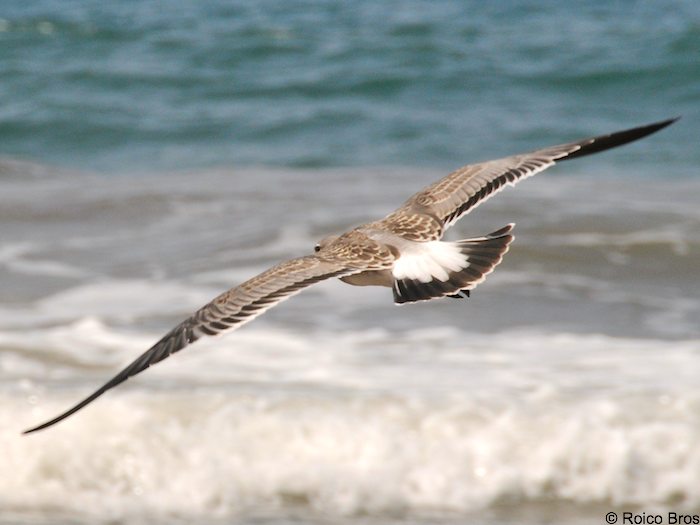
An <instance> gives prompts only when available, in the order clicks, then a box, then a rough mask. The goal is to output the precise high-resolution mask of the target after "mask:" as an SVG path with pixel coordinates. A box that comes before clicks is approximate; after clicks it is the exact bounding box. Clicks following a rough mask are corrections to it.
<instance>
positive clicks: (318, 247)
mask: <svg viewBox="0 0 700 525" xmlns="http://www.w3.org/2000/svg"><path fill="white" fill-rule="evenodd" d="M314 251H315V252H320V251H321V245H320V244H317V245H316V246H314Z"/></svg>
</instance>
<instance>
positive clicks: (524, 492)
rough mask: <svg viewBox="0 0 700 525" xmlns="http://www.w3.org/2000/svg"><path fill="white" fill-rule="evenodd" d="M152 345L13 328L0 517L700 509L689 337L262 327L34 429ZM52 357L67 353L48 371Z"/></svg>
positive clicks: (698, 429)
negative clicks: (557, 505)
mask: <svg viewBox="0 0 700 525" xmlns="http://www.w3.org/2000/svg"><path fill="white" fill-rule="evenodd" d="M150 337H151V336H150V335H149V334H131V333H125V332H123V331H121V330H115V329H112V328H109V327H108V326H107V325H105V324H103V323H101V322H100V321H99V320H98V319H95V318H92V319H84V320H80V321H78V322H76V323H73V324H71V325H68V326H61V327H53V328H46V329H43V330H39V331H38V332H37V335H36V338H35V339H34V340H31V341H30V340H25V341H24V343H22V342H21V341H20V338H19V337H17V336H16V335H14V336H13V334H12V333H10V332H3V333H2V334H0V342H1V344H2V345H3V347H6V348H14V349H15V350H14V352H5V353H3V354H2V357H1V358H0V364H1V365H2V368H3V369H4V370H6V371H7V370H10V369H12V370H16V371H18V373H17V374H9V377H8V379H10V381H8V382H7V383H5V386H4V388H3V390H2V399H1V400H0V403H1V404H2V406H3V407H6V410H4V411H3V414H2V423H1V425H2V428H3V432H2V435H1V437H0V440H1V443H0V450H2V451H3V452H2V454H1V455H0V463H1V464H0V471H2V472H11V473H12V474H13V475H12V476H2V477H1V479H0V498H1V500H0V506H1V507H2V508H4V509H13V510H14V511H15V512H18V513H20V515H22V514H23V513H24V515H30V514H31V512H35V511H37V510H38V511H41V512H45V513H49V512H51V513H53V512H56V513H58V515H61V514H63V515H66V516H72V517H73V518H74V519H78V520H82V521H85V522H90V521H93V522H101V520H102V521H104V517H105V516H109V517H110V519H111V520H115V521H117V522H131V521H132V520H134V519H136V518H138V519H141V520H147V521H148V520H150V521H152V522H156V523H167V522H168V520H170V519H181V520H185V521H187V520H197V521H198V522H201V521H207V520H211V521H212V522H213V521H216V520H220V519H223V520H226V519H234V518H235V519H238V518H240V517H241V516H246V515H250V514H251V513H253V514H254V513H255V512H257V511H259V510H260V509H267V510H268V511H269V509H277V510H276V511H275V512H278V513H280V515H284V514H285V513H289V512H293V509H297V511H299V509H303V512H304V513H309V514H310V515H316V516H327V517H329V516H335V517H336V518H341V517H343V516H360V515H371V516H377V517H379V516H395V515H396V514H397V513H399V514H401V513H404V514H408V515H414V514H415V515H421V514H422V513H430V512H444V513H448V514H449V513H469V512H475V511H478V510H479V509H489V508H498V506H499V505H501V504H503V502H510V503H516V504H523V505H525V504H531V503H532V504H539V503H542V502H551V501H561V502H569V503H570V504H581V505H584V504H600V505H603V504H605V505H612V506H614V507H616V508H617V507H623V506H630V505H632V506H634V505H637V506H644V508H650V506H653V507H654V508H667V507H668V508H671V507H672V508H674V509H679V508H683V509H698V508H700V439H699V437H700V417H699V416H698V414H700V390H699V389H698V387H697V381H696V377H695V373H694V370H695V367H694V366H693V363H694V362H695V360H696V359H697V356H698V348H699V345H698V341H694V340H687V341H674V342H666V341H652V340H635V339H619V338H611V337H606V336H602V335H596V336H578V335H574V334H542V333H531V332H530V333H528V332H512V333H507V332H506V333H502V334H498V335H494V336H485V335H479V334H471V333H467V332H462V331H460V330H456V329H453V328H439V327H438V328H432V329H425V330H413V331H410V332H405V333H393V332H390V331H387V330H381V329H377V330H370V331H368V332H365V333H360V334H356V333H351V332H345V333H339V334H336V333H326V332H322V331H321V332H318V333H315V334H312V335H308V334H303V333H300V332H295V331H287V330H275V329H273V330H266V331H260V330H255V329H252V328H251V329H247V330H241V331H240V332H239V333H237V334H236V335H235V336H231V337H226V338H221V339H218V340H216V341H214V342H213V343H211V344H203V345H201V346H200V348H192V349H191V350H190V352H188V353H187V354H185V353H183V354H182V356H180V355H178V356H175V357H173V358H171V359H170V360H169V361H168V362H165V363H163V364H162V365H161V366H160V367H158V368H156V369H154V370H152V371H149V373H148V374H147V375H146V374H144V375H143V376H142V377H140V378H139V379H138V380H135V381H132V382H130V386H128V387H125V388H121V389H120V390H118V391H115V392H112V393H110V394H109V395H107V396H105V397H104V398H102V399H100V400H99V401H98V402H96V403H95V404H94V405H93V406H91V407H89V408H88V409H86V410H84V411H83V412H81V413H80V414H77V415H76V416H74V417H73V418H71V419H70V420H67V421H65V422H64V423H62V424H61V425H60V426H58V427H56V428H55V429H52V430H51V431H49V432H43V433H39V434H37V435H36V436H30V437H21V436H20V435H19V431H20V430H21V429H22V428H23V427H25V426H27V425H29V424H31V423H34V422H35V421H38V420H42V419H45V418H46V417H47V416H49V415H52V414H54V413H57V412H58V411H60V410H61V409H64V408H65V407H66V406H68V405H69V404H71V403H72V402H74V401H75V400H76V399H78V398H79V397H81V396H83V395H84V394H86V393H87V392H88V391H89V390H91V389H92V388H94V387H96V386H98V384H99V383H100V381H101V380H102V379H106V377H107V375H109V373H111V372H113V371H115V370H116V369H117V368H118V367H119V364H120V362H122V361H123V360H126V359H127V358H129V357H133V355H128V354H132V353H134V352H137V351H138V350H137V349H139V347H142V346H143V345H144V344H146V343H147V341H148V340H149V338H150ZM80 341H82V343H81V344H82V345H83V348H79V349H77V350H76V351H75V354H74V355H73V357H72V358H71V359H68V358H67V357H66V356H68V355H69V354H67V353H66V349H67V348H71V347H74V345H75V344H78V342H80ZM409 342H410V344H409ZM87 347H93V348H94V349H99V350H93V351H92V352H88V351H86V348H87ZM38 348H46V349H49V351H52V352H53V353H54V355H55V356H64V357H65V358H66V360H65V361H64V362H63V363H61V364H56V363H54V364H53V365H52V366H50V367H47V365H45V364H42V363H46V362H51V359H48V358H47V356H45V355H44V356H43V357H41V358H39V357H37V355H36V354H35V352H36V350H37V349H38ZM407 348H410V350H407ZM50 349H53V350H50ZM47 378H48V379H49V380H47Z"/></svg>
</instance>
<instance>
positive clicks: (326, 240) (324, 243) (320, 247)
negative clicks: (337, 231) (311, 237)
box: [314, 235, 340, 252]
mask: <svg viewBox="0 0 700 525" xmlns="http://www.w3.org/2000/svg"><path fill="white" fill-rule="evenodd" d="M338 237H340V235H329V236H328V237H324V238H323V239H321V240H320V241H319V242H318V244H316V246H314V251H315V252H320V251H321V250H323V249H324V248H325V247H326V246H328V245H329V244H331V243H332V242H333V241H335V240H336V239H337V238H338Z"/></svg>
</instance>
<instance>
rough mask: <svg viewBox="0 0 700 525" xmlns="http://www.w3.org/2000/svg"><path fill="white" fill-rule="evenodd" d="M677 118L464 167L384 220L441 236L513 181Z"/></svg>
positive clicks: (422, 235)
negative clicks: (461, 218) (462, 217)
mask: <svg viewBox="0 0 700 525" xmlns="http://www.w3.org/2000/svg"><path fill="white" fill-rule="evenodd" d="M676 120H678V118H673V119H669V120H664V121H662V122H657V123H654V124H649V125H648V126H642V127H638V128H633V129H628V130H625V131H618V132H617V133H611V134H609V135H601V136H598V137H591V138H588V139H584V140H579V141H576V142H570V143H568V144H561V145H559V146H552V147H549V148H543V149H540V150H537V151H533V152H531V153H524V154H520V155H513V156H510V157H505V158H502V159H497V160H491V161H487V162H482V163H479V164H469V165H467V166H463V167H462V168H459V169H458V170H456V171H454V172H452V173H450V174H449V175H447V176H446V177H444V178H442V179H440V180H439V181H437V182H435V183H433V184H431V185H430V186H428V187H427V188H424V189H423V190H421V191H420V192H418V193H416V194H415V195H413V196H412V197H411V198H410V199H408V200H407V201H406V203H405V204H404V205H403V206H401V207H400V208H399V209H397V210H396V211H395V212H393V213H392V214H390V215H389V216H387V217H386V218H385V219H383V220H382V221H380V222H381V225H382V227H384V228H386V229H388V230H390V231H392V232H393V233H396V234H398V235H401V236H402V237H404V238H407V239H410V240H413V241H432V240H437V239H439V238H440V237H442V234H443V233H444V231H445V230H446V229H447V228H449V227H450V226H451V225H452V224H454V223H455V222H456V221H457V220H458V219H459V218H460V217H461V216H462V215H464V214H466V213H468V212H469V211H471V210H472V209H473V208H475V207H476V206H477V205H479V204H481V203H482V202H484V201H485V200H486V199H488V198H489V197H491V196H493V195H495V194H496V193H497V192H499V191H500V190H502V189H503V188H505V187H506V186H508V185H510V186H513V185H515V183H517V182H518V181H520V180H522V179H525V178H527V177H530V176H532V175H534V174H535V173H539V172H540V171H543V170H545V169H547V168H549V167H550V166H553V165H554V164H555V163H556V162H560V161H562V160H565V159H566V160H568V159H574V158H577V157H583V156H584V155H590V154H591V153H597V152H599V151H604V150H606V149H610V148H614V147H617V146H622V145H623V144H627V143H628V142H632V141H635V140H638V139H641V138H642V137H646V136H647V135H650V134H652V133H654V132H655V131H658V130H660V129H662V128H665V127H666V126H668V125H670V124H672V123H673V122H675V121H676Z"/></svg>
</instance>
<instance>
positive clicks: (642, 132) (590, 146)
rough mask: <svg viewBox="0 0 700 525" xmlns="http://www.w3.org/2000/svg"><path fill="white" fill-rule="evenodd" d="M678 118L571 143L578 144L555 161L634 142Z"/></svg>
mask: <svg viewBox="0 0 700 525" xmlns="http://www.w3.org/2000/svg"><path fill="white" fill-rule="evenodd" d="M680 118H681V115H678V116H675V117H672V118H668V119H665V120H660V121H658V122H653V123H651V124H646V125H644V126H638V127H636V128H629V129H625V130H622V131H617V132H614V133H609V134H607V135H599V136H596V137H591V138H589V139H585V140H582V141H580V142H578V143H574V144H573V145H578V146H579V148H578V149H577V150H575V151H572V152H571V153H569V154H565V155H563V156H561V157H560V158H559V159H557V162H562V161H564V160H569V159H575V158H578V157H583V156H585V155H590V154H592V153H598V152H600V151H605V150H607V149H611V148H616V147H617V146H623V145H624V144H628V143H630V142H634V141H635V140H639V139H642V138H644V137H646V136H648V135H651V134H652V133H656V132H657V131H660V130H662V129H664V128H665V127H668V126H670V125H671V124H673V123H674V122H677V121H678V120H679V119H680Z"/></svg>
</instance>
